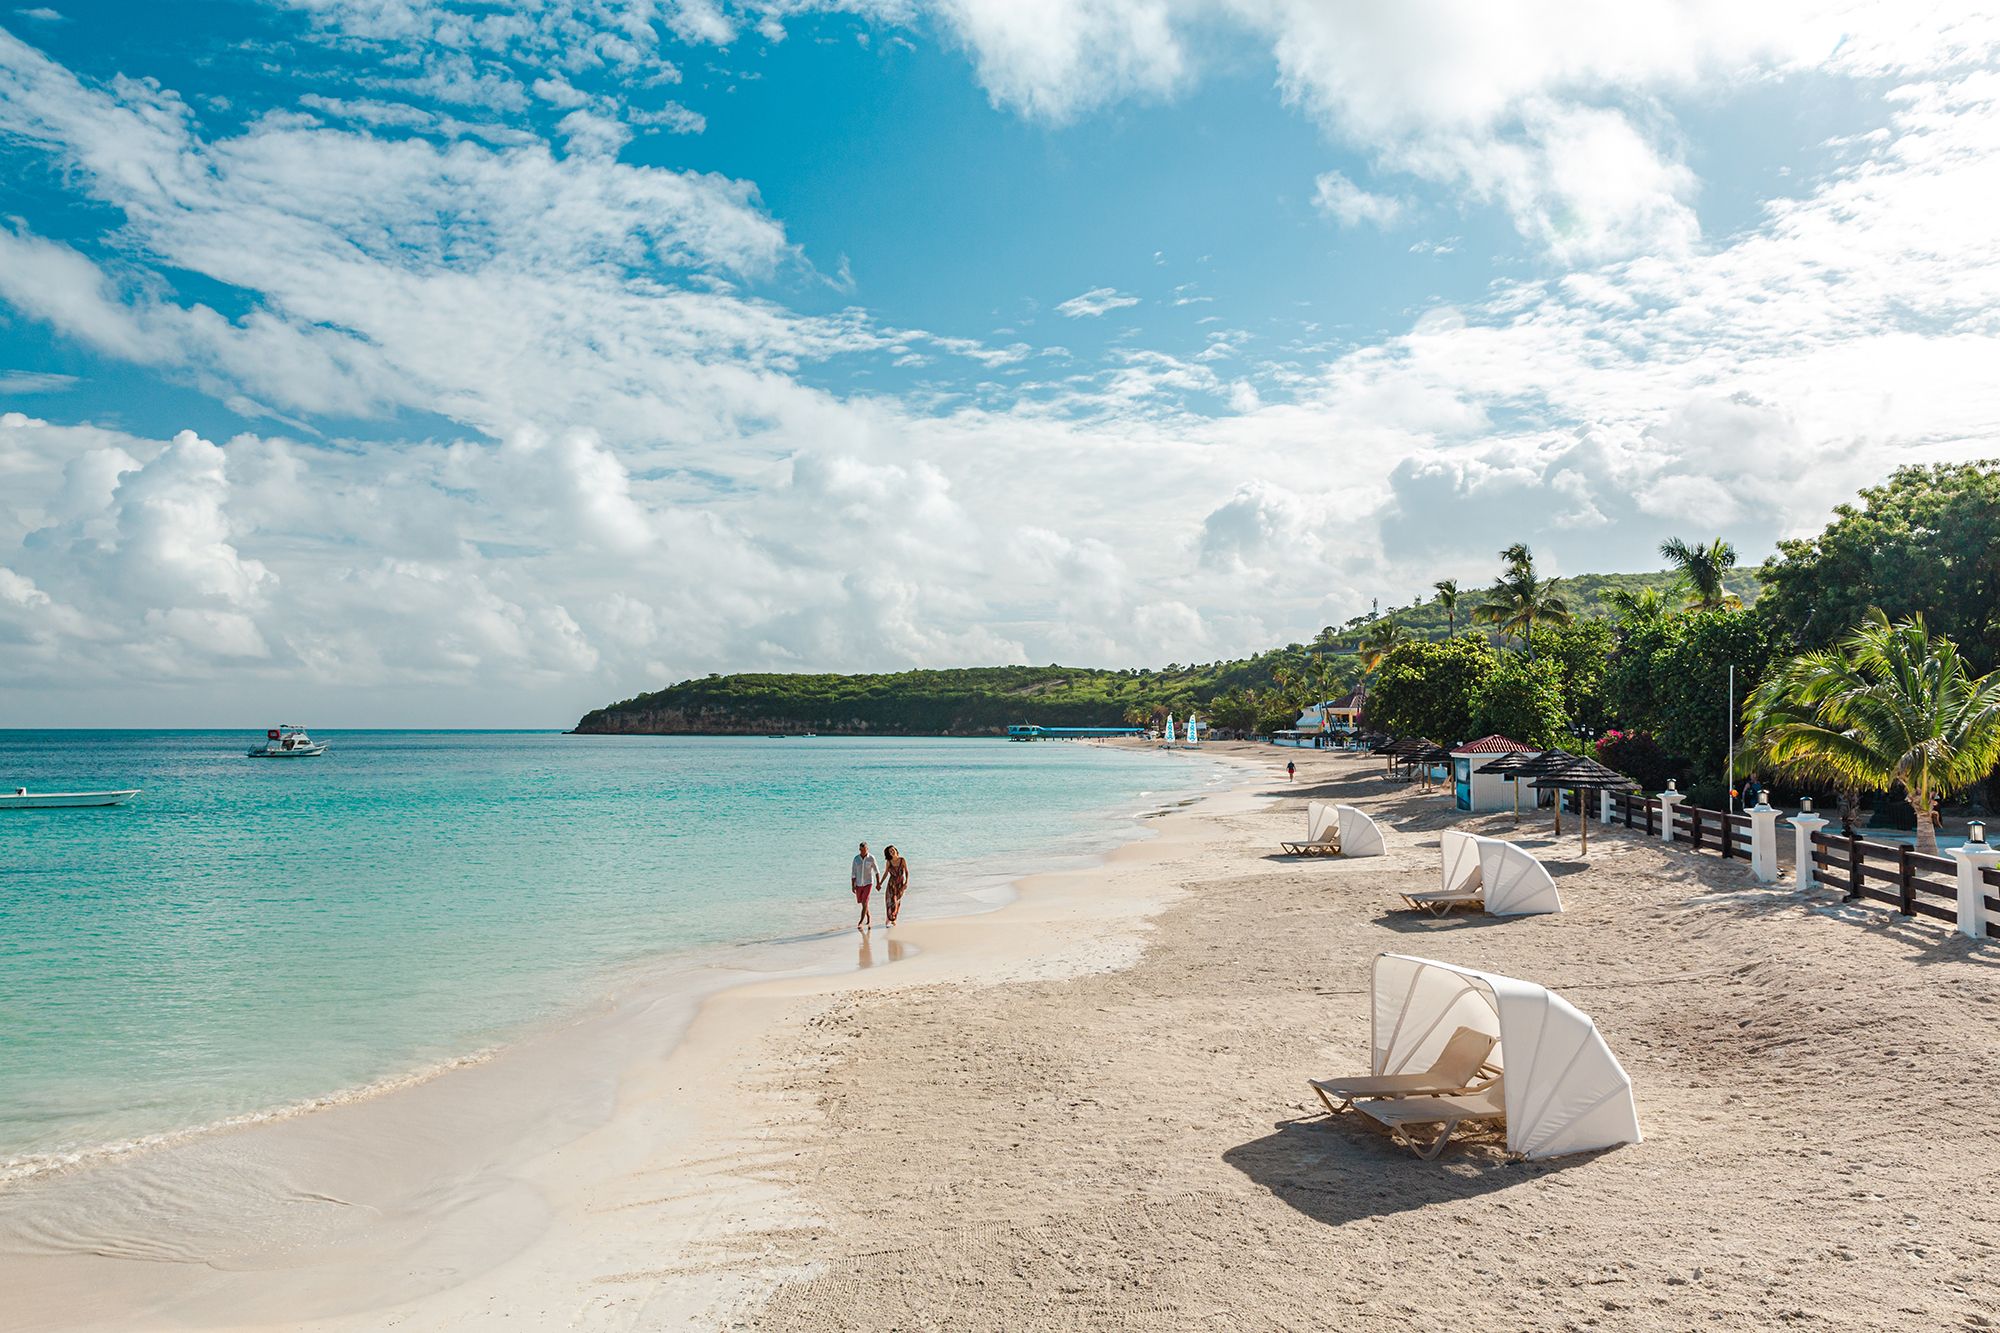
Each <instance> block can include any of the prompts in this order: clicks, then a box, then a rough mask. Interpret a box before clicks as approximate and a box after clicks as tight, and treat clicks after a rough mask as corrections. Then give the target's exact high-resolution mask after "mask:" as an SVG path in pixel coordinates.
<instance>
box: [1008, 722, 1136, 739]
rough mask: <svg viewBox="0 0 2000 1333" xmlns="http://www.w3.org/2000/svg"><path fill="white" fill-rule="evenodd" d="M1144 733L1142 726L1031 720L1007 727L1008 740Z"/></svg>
mask: <svg viewBox="0 0 2000 1333" xmlns="http://www.w3.org/2000/svg"><path fill="white" fill-rule="evenodd" d="M1145 734H1146V729H1145V728H1144V727H1038V726H1036V725H1034V724H1033V723H1032V722H1016V723H1015V724H1014V725H1013V726H1011V727H1008V728H1007V739H1008V740H1010V741H1084V740H1097V739H1100V738H1102V737H1105V736H1144V735H1145Z"/></svg>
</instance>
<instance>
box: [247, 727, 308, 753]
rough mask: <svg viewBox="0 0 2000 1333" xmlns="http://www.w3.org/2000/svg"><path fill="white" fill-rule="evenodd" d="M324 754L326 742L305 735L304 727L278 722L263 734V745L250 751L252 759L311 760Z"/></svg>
mask: <svg viewBox="0 0 2000 1333" xmlns="http://www.w3.org/2000/svg"><path fill="white" fill-rule="evenodd" d="M325 753H326V742H325V741H316V740H314V739H313V738H312V737H310V736H308V735H306V729H305V728H304V727H295V726H293V725H292V724H291V723H289V722H280V723H279V724H278V725H277V726H275V727H272V728H271V729H270V730H269V731H267V732H265V733H264V743H263V744H262V745H261V746H259V747H258V748H256V749H254V750H252V751H250V757H251V758H252V759H311V758H312V757H313V756H314V755H321V754H325Z"/></svg>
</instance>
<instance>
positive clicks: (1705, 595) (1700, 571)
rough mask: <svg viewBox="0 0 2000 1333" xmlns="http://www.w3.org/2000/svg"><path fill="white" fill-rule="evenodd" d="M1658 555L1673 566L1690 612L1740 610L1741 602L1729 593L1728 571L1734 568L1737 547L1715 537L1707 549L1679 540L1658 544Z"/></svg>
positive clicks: (1668, 540)
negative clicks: (1683, 589)
mask: <svg viewBox="0 0 2000 1333" xmlns="http://www.w3.org/2000/svg"><path fill="white" fill-rule="evenodd" d="M1660 554H1661V555H1663V556H1665V557H1666V558H1667V563H1668V564H1669V565H1671V566H1673V570H1674V573H1675V574H1676V575H1678V576H1679V581H1680V582H1681V583H1682V584H1683V585H1684V586H1685V587H1686V589H1687V599H1688V601H1687V604H1688V609H1689V610H1690V611H1721V610H1723V609H1725V608H1729V607H1741V606H1742V605H1743V599H1742V598H1741V597H1738V596H1737V595H1736V594H1735V593H1733V592H1731V591H1729V585H1728V583H1727V580H1728V578H1729V571H1730V570H1732V569H1734V568H1736V548H1735V547H1734V546H1731V545H1730V544H1729V543H1728V542H1726V541H1724V540H1722V538H1720V537H1717V538H1716V539H1715V540H1714V541H1712V542H1710V543H1709V544H1708V545H1706V546H1690V545H1689V544H1688V543H1686V542H1684V541H1682V540H1681V539H1680V538H1679V537H1670V538H1668V539H1667V540H1666V541H1663V542H1661V543H1660Z"/></svg>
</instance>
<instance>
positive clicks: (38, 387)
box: [0, 370, 76, 393]
mask: <svg viewBox="0 0 2000 1333" xmlns="http://www.w3.org/2000/svg"><path fill="white" fill-rule="evenodd" d="M75 384H76V376H74V375H58V374H55V373H53V372H51V371H42V370H0V393H61V392H62V391H63V390H65V389H68V388H71V387H72V386H74V385H75Z"/></svg>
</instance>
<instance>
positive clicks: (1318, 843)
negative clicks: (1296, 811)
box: [1278, 823, 1340, 856]
mask: <svg viewBox="0 0 2000 1333" xmlns="http://www.w3.org/2000/svg"><path fill="white" fill-rule="evenodd" d="M1278 846H1279V847H1280V848H1282V849H1283V850H1284V852H1285V854H1286V855H1287V856H1338V855H1340V825H1339V824H1337V823H1334V824H1328V825H1327V826H1326V831H1325V832H1324V833H1322V834H1320V835H1319V837H1318V838H1317V839H1315V840H1314V841H1312V842H1281V843H1279V844H1278Z"/></svg>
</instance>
